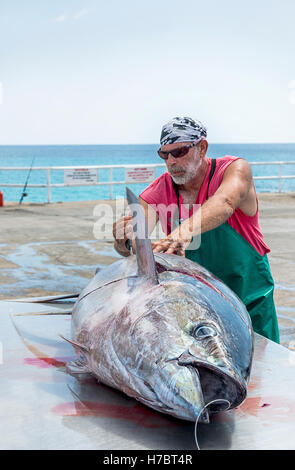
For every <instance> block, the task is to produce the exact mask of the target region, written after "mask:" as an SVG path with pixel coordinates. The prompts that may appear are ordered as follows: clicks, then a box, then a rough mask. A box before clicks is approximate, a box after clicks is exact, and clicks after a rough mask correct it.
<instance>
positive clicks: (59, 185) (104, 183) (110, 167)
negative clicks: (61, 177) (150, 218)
mask: <svg viewBox="0 0 295 470" xmlns="http://www.w3.org/2000/svg"><path fill="white" fill-rule="evenodd" d="M249 163H250V165H251V166H266V165H276V166H278V169H279V171H278V175H270V176H268V175H267V176H254V177H253V179H254V180H278V182H279V185H278V192H279V193H281V192H282V180H284V179H295V175H283V174H282V168H283V166H284V165H295V161H274V162H249ZM143 167H144V168H150V169H152V168H160V167H162V168H165V167H166V165H165V164H163V163H159V164H153V163H149V164H145V163H142V164H140V163H139V164H137V165H134V164H133V165H126V164H125V165H123V164H122V165H89V166H87V169H89V170H91V169H95V170H98V172H99V170H102V169H103V170H108V171H109V179H108V181H97V182H91V183H84V184H81V183H77V184H75V183H71V184H66V183H51V171H54V170H79V169H81V170H82V169H85V165H83V166H82V165H81V166H51V167H33V168H31V171H45V172H46V184H28V185H27V188H47V202H48V203H50V202H51V188H62V187H75V186H79V187H81V186H109V190H110V193H109V194H110V199H113V186H114V185H120V184H124V185H126V184H127V182H126V179H125V180H124V181H113V170H114V169H125V170H127V169H131V168H132V169H134V168H139V169H140V168H143ZM29 170H30V167H0V172H2V171H29ZM141 182H148V181H137V182H134V184H135V183H141ZM23 186H24V184H23V183H2V182H0V189H1V188H4V187H5V188H23Z"/></svg>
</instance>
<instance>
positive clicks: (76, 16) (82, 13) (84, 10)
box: [73, 8, 89, 20]
mask: <svg viewBox="0 0 295 470" xmlns="http://www.w3.org/2000/svg"><path fill="white" fill-rule="evenodd" d="M88 13H89V10H88V8H82V10H78V11H77V12H76V13H75V14H74V17H73V18H74V20H78V19H79V18H82V16H86V15H88Z"/></svg>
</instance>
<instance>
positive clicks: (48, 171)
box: [47, 168, 51, 204]
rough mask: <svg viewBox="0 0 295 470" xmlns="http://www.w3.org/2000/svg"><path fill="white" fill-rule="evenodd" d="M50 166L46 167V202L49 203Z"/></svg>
mask: <svg viewBox="0 0 295 470" xmlns="http://www.w3.org/2000/svg"><path fill="white" fill-rule="evenodd" d="M50 196H51V193H50V168H47V202H48V204H50Z"/></svg>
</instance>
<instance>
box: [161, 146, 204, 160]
mask: <svg viewBox="0 0 295 470" xmlns="http://www.w3.org/2000/svg"><path fill="white" fill-rule="evenodd" d="M198 143H199V142H196V143H194V144H190V145H184V146H183V147H179V148H178V149H177V148H176V149H173V150H169V152H168V151H167V152H164V151H163V150H161V149H159V150H158V155H159V157H161V158H163V160H168V157H169V154H171V155H172V157H174V158H181V157H184V156H185V155H186V154H187V153H188V151H189V149H191V148H192V147H196V146H197V145H198Z"/></svg>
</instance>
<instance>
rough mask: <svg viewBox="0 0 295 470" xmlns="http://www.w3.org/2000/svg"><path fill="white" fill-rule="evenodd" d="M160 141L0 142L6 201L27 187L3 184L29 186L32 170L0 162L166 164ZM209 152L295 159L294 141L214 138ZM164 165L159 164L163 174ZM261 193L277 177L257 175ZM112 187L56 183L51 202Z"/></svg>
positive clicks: (292, 187)
mask: <svg viewBox="0 0 295 470" xmlns="http://www.w3.org/2000/svg"><path fill="white" fill-rule="evenodd" d="M158 148H159V144H105V145H102V144H100V145H94V144H89V145H0V191H2V192H3V195H4V201H19V199H20V197H21V194H22V187H18V188H10V187H9V188H6V187H3V186H2V187H1V183H2V184H4V183H10V184H13V183H14V184H21V185H24V184H25V182H26V180H27V177H28V171H22V170H19V171H3V170H2V171H1V167H28V168H30V167H31V165H32V163H33V168H34V167H52V166H81V165H83V166H84V167H87V166H91V165H134V166H136V165H144V164H148V163H150V164H161V163H163V161H162V160H161V159H160V158H159V156H158V154H157V149H158ZM207 155H208V157H210V158H212V157H213V158H220V157H222V156H224V155H234V156H239V157H243V158H245V159H246V160H247V161H249V162H250V163H252V162H259V163H264V162H275V161H285V162H295V143H247V144H241V143H228V144H227V143H221V144H218V143H210V144H209V148H208V153H207ZM164 171H165V168H157V169H156V173H155V176H156V177H158V176H159V175H160V174H161V173H163V172H164ZM252 172H253V176H275V175H276V176H277V175H278V174H279V173H278V172H279V168H278V166H277V165H259V166H254V165H253V166H252ZM282 175H287V176H290V175H295V163H294V164H292V165H291V164H289V165H285V166H283V168H282ZM108 179H109V172H108V170H100V171H99V181H100V182H106V181H108ZM113 180H114V181H123V180H124V170H123V169H114V170H113ZM63 181H64V173H63V171H57V170H54V171H51V183H53V184H61V183H63ZM28 184H46V172H44V171H39V170H34V171H32V172H31V173H30V175H29V183H28ZM148 184H149V183H140V184H138V183H137V184H128V186H130V187H131V189H132V190H133V191H134V192H135V193H137V194H138V193H139V192H141V191H142V190H143V189H144V188H145V187H146V186H147V185H148ZM255 186H256V190H257V192H278V190H279V182H278V179H276V180H256V181H255ZM281 190H282V192H290V191H295V179H285V180H282V187H281ZM26 192H27V193H28V196H27V197H26V198H25V199H24V201H25V202H47V189H46V188H30V187H28V188H27V190H26ZM124 194H125V185H119V184H117V185H116V184H115V185H114V186H113V198H115V197H118V196H124ZM109 197H110V192H109V187H108V186H79V187H65V188H61V187H60V188H51V202H59V201H63V202H64V201H81V200H99V199H109Z"/></svg>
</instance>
